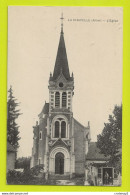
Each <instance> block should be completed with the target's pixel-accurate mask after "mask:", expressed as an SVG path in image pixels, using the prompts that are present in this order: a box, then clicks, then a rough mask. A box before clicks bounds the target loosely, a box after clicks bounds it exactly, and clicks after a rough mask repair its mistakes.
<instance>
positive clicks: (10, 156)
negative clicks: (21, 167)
mask: <svg viewBox="0 0 130 195" xmlns="http://www.w3.org/2000/svg"><path fill="white" fill-rule="evenodd" d="M15 161H16V150H15V149H14V147H13V146H12V145H11V144H10V143H9V142H7V168H6V170H7V171H9V170H13V169H15Z"/></svg>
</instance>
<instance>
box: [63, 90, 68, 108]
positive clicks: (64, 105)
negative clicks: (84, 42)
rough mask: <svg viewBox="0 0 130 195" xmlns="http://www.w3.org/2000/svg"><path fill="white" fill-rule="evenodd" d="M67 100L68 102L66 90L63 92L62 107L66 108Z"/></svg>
mask: <svg viewBox="0 0 130 195" xmlns="http://www.w3.org/2000/svg"><path fill="white" fill-rule="evenodd" d="M66 102H67V95H66V92H63V93H62V107H63V108H66Z"/></svg>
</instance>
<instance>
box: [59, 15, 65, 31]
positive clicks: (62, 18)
mask: <svg viewBox="0 0 130 195" xmlns="http://www.w3.org/2000/svg"><path fill="white" fill-rule="evenodd" d="M60 19H61V33H62V34H63V20H64V17H63V13H62V14H61V18H60Z"/></svg>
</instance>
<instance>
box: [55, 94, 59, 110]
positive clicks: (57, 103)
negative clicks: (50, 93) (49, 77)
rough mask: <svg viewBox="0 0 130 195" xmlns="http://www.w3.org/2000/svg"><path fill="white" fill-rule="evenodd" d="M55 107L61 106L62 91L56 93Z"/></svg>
mask: <svg viewBox="0 0 130 195" xmlns="http://www.w3.org/2000/svg"><path fill="white" fill-rule="evenodd" d="M55 107H60V93H59V92H56V93H55Z"/></svg>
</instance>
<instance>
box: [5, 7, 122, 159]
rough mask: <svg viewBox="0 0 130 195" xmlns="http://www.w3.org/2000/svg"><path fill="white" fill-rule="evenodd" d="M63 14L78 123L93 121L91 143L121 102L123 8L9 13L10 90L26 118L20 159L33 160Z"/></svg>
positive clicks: (22, 123)
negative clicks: (24, 157) (32, 154)
mask: <svg viewBox="0 0 130 195" xmlns="http://www.w3.org/2000/svg"><path fill="white" fill-rule="evenodd" d="M61 13H63V15H64V39H65V45H66V50H67V56H68V62H69V69H70V73H72V72H73V73H74V86H75V88H74V96H73V114H74V117H75V118H76V119H77V120H78V121H79V122H80V123H81V124H83V125H84V126H87V124H88V121H90V130H91V141H96V140H97V135H98V134H100V133H101V132H102V130H103V127H104V123H105V122H108V117H109V114H112V111H113V109H114V105H116V104H117V105H120V104H121V102H122V48H123V47H122V31H123V30H122V29H123V28H122V8H120V7H43V6H9V7H8V88H9V86H10V85H12V88H13V91H14V96H15V97H16V98H17V99H18V102H20V109H21V112H22V113H23V114H22V115H20V116H19V119H18V120H17V123H18V124H19V126H20V128H19V131H20V137H21V140H20V141H19V144H20V148H19V150H18V157H21V156H31V150H32V146H33V126H34V125H35V124H36V121H38V114H39V113H40V112H41V110H42V108H43V105H44V103H45V101H46V102H48V100H49V90H48V81H49V75H50V72H52V73H53V69H54V65H55V60H56V54H57V49H58V44H59V38H60V29H61V21H60V17H61Z"/></svg>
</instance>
